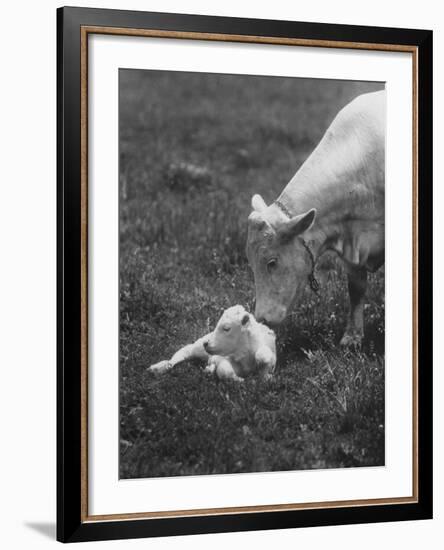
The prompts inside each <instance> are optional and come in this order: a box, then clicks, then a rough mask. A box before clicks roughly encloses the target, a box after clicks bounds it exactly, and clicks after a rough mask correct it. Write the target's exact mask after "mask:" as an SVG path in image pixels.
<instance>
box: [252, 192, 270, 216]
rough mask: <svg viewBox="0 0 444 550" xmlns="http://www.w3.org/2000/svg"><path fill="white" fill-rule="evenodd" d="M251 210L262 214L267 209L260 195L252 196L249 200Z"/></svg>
mask: <svg viewBox="0 0 444 550" xmlns="http://www.w3.org/2000/svg"><path fill="white" fill-rule="evenodd" d="M251 208H252V209H253V210H255V211H256V212H263V211H264V210H265V209H266V208H267V205H266V204H265V201H264V199H263V198H262V197H261V196H260V195H253V198H252V199H251Z"/></svg>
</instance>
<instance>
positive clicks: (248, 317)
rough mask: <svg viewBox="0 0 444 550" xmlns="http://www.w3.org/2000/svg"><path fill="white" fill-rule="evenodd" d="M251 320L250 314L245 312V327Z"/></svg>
mask: <svg viewBox="0 0 444 550" xmlns="http://www.w3.org/2000/svg"><path fill="white" fill-rule="evenodd" d="M249 320H250V314H249V313H245V314H244V316H243V317H242V320H241V324H242V326H243V327H244V326H245V325H246V324H248V321H249Z"/></svg>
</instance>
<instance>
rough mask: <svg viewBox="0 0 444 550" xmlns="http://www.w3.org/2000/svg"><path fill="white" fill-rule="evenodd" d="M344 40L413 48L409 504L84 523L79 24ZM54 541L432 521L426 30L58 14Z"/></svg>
mask: <svg viewBox="0 0 444 550" xmlns="http://www.w3.org/2000/svg"><path fill="white" fill-rule="evenodd" d="M85 25H86V26H105V27H120V28H137V29H158V30H168V31H182V32H205V33H218V34H230V35H234V34H235V35H250V36H259V37H261V36H263V37H281V38H299V39H310V40H328V41H346V42H360V43H372V44H386V45H400V44H401V45H410V46H416V47H417V48H418V50H417V51H418V57H417V61H418V88H417V93H418V166H417V170H418V182H419V183H418V209H419V210H418V234H419V242H418V265H419V266H420V268H419V272H418V288H417V292H418V357H419V370H418V411H419V412H418V456H419V469H418V479H419V492H418V500H417V502H415V503H407V504H379V505H375V506H353V507H337V508H317V509H311V510H292V511H288V510H287V511H285V510H284V511H273V512H251V513H233V514H224V515H220V514H219V515H205V516H190V517H168V518H155V519H133V520H131V521H126V520H118V521H94V522H88V521H86V522H85V521H84V522H82V517H81V490H80V487H81V455H80V446H81V384H80V363H81V356H80V354H81V285H80V271H81V265H80V262H81V239H80V225H81V224H80V222H81V219H80V211H81V209H80V206H81V189H80V181H81V173H80V167H81V127H80V119H81V101H80V100H81V96H80V91H81V90H80V76H81V67H80V46H81V44H80V37H81V32H80V29H81V26H85ZM57 115H58V119H57V133H58V146H57V180H58V187H57V215H58V222H57V254H58V260H57V277H58V290H57V298H58V306H57V316H58V325H57V327H58V328H57V346H58V352H57V362H58V369H57V375H58V379H57V405H58V415H57V453H58V458H57V479H58V481H57V539H58V540H60V541H63V542H74V541H86V540H103V539H120V538H134V537H154V536H167V535H181V534H194V533H216V532H225V531H246V530H262V529H282V528H289V527H300V526H316V525H319V526H320V525H332V524H352V523H367V522H382V521H399V520H413V519H427V518H431V517H432V305H433V303H432V32H431V31H425V30H410V29H398V28H396V29H395V28H379V27H377V28H376V27H363V26H359V27H358V26H348V25H328V24H319V23H298V22H289V21H271V20H254V19H238V18H226V17H208V16H200V15H179V14H172V13H168V14H166V13H145V12H134V11H118V10H104V9H89V8H60V9H59V10H58V11H57Z"/></svg>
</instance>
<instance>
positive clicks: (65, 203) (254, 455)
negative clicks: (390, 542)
mask: <svg viewBox="0 0 444 550" xmlns="http://www.w3.org/2000/svg"><path fill="white" fill-rule="evenodd" d="M57 17H58V18H57V36H58V61H57V68H58V86H57V87H58V428H57V429H58V506H57V509H58V519H57V533H58V534H57V537H58V539H59V540H60V541H63V542H74V541H86V540H103V539H119V538H133V537H153V536H168V535H179V534H193V533H216V532H224V531H245V530H262V529H282V528H288V527H299V526H322V525H332V524H349V523H360V522H382V521H399V520H412V519H427V518H431V517H432V33H431V31H426V30H411V29H393V28H379V27H355V26H346V25H327V24H318V23H300V22H289V21H269V20H253V19H234V18H225V17H223V18H222V17H208V16H200V15H178V14H163V13H144V12H131V11H116V10H102V9H84V8H61V9H59V10H58V14H57Z"/></svg>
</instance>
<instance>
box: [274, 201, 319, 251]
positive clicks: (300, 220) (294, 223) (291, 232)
mask: <svg viewBox="0 0 444 550" xmlns="http://www.w3.org/2000/svg"><path fill="white" fill-rule="evenodd" d="M315 217H316V209H315V208H312V209H311V210H309V211H308V212H305V214H300V215H299V216H294V218H291V219H290V220H288V222H285V223H284V224H283V225H282V226H281V227H280V228H279V230H278V238H279V240H280V242H282V243H287V242H289V241H291V239H293V237H296V236H297V235H301V234H302V233H304V231H307V229H310V227H311V226H312V225H313V222H314V220H315Z"/></svg>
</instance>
